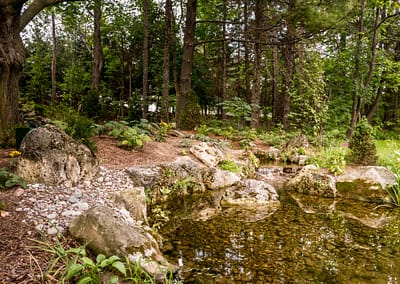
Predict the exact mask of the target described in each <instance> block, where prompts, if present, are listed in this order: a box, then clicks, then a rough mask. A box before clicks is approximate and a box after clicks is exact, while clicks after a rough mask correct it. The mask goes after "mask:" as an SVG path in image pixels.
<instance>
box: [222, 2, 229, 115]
mask: <svg viewBox="0 0 400 284" xmlns="http://www.w3.org/2000/svg"><path fill="white" fill-rule="evenodd" d="M226 17H227V7H226V0H224V1H223V22H224V23H223V24H222V36H223V39H224V40H223V42H222V88H221V102H224V101H225V100H226V87H227V57H228V46H227V40H226V34H227V33H226ZM221 117H222V118H223V119H225V118H226V115H225V112H224V108H221Z"/></svg>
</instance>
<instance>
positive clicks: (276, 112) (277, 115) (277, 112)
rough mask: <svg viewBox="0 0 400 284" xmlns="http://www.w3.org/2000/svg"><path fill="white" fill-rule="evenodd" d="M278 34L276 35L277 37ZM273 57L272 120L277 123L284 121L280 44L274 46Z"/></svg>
mask: <svg viewBox="0 0 400 284" xmlns="http://www.w3.org/2000/svg"><path fill="white" fill-rule="evenodd" d="M277 37H278V36H277V35H276V38H277ZM272 58H273V68H274V79H273V82H272V85H273V105H272V122H273V123H274V124H277V123H279V122H282V119H283V117H282V114H283V109H282V105H283V104H282V99H281V96H280V92H279V55H278V46H276V45H275V46H274V47H273V50H272Z"/></svg>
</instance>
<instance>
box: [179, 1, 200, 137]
mask: <svg viewBox="0 0 400 284" xmlns="http://www.w3.org/2000/svg"><path fill="white" fill-rule="evenodd" d="M196 9H197V0H188V1H187V6H186V22H185V31H184V37H183V54H182V66H181V77H180V94H179V95H178V96H177V102H176V127H177V128H178V129H187V128H188V127H187V125H186V122H185V109H186V107H187V103H188V97H189V95H190V93H191V90H192V72H193V59H194V33H195V28H196Z"/></svg>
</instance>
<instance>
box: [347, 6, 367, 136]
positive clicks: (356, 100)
mask: <svg viewBox="0 0 400 284" xmlns="http://www.w3.org/2000/svg"><path fill="white" fill-rule="evenodd" d="M364 14H365V0H363V1H362V2H361V13H360V19H359V22H358V38H357V46H356V52H355V59H354V60H355V61H354V82H355V84H356V86H355V88H354V91H353V95H352V101H353V104H352V108H351V121H350V127H349V128H348V129H347V133H346V136H347V138H350V137H351V135H352V134H353V132H354V129H355V128H356V124H357V122H358V121H359V120H360V118H361V105H362V97H361V93H362V88H363V83H362V79H361V72H360V69H361V62H360V61H361V59H360V56H361V55H360V54H361V48H362V44H363V43H362V41H363V34H364Z"/></svg>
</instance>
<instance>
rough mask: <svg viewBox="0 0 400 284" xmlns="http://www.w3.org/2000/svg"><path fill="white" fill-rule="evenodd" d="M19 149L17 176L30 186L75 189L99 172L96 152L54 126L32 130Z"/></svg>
mask: <svg viewBox="0 0 400 284" xmlns="http://www.w3.org/2000/svg"><path fill="white" fill-rule="evenodd" d="M20 148H21V152H22V155H21V156H20V157H19V158H18V159H17V162H16V173H17V174H18V175H19V176H21V177H23V178H24V179H25V180H26V181H27V182H28V183H44V184H48V185H59V184H65V185H66V186H74V185H76V184H77V183H78V182H80V181H81V180H90V179H92V178H93V176H94V175H96V173H97V172H98V170H99V163H98V160H97V158H96V156H95V155H94V154H93V152H92V151H91V150H90V149H89V148H88V147H86V146H85V145H83V144H81V143H79V142H77V141H75V140H73V139H72V138H71V137H69V136H68V135H67V134H66V133H65V132H64V131H62V130H61V129H59V128H58V127H56V126H54V125H46V126H44V127H39V128H34V129H32V130H31V131H30V132H29V133H28V134H27V135H26V136H25V138H24V139H23V141H22V144H21V147H20Z"/></svg>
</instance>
